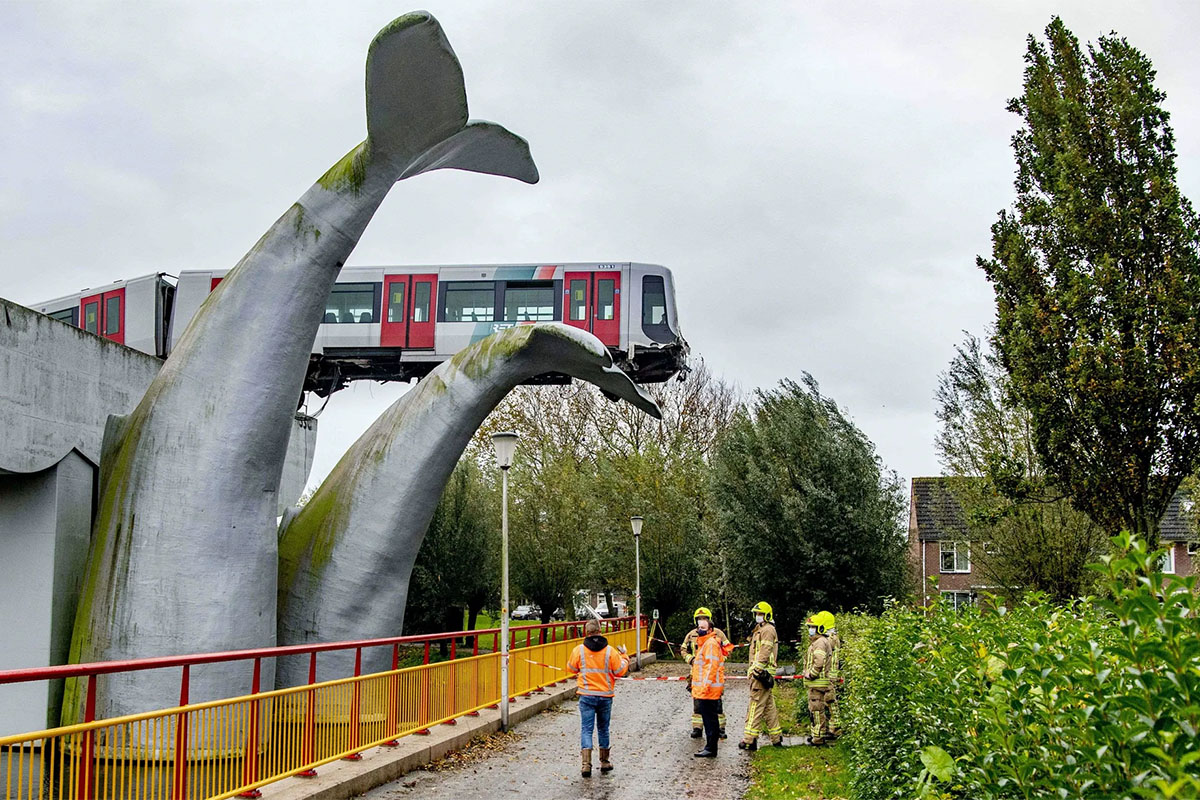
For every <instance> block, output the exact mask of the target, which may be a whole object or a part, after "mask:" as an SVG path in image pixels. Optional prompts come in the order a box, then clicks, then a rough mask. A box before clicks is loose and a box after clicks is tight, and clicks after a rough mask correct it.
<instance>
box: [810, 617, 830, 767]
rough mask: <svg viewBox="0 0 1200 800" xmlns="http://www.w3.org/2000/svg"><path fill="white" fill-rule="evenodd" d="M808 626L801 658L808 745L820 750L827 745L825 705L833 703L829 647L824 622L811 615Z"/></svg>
mask: <svg viewBox="0 0 1200 800" xmlns="http://www.w3.org/2000/svg"><path fill="white" fill-rule="evenodd" d="M805 624H806V625H807V626H808V642H809V644H808V652H807V653H805V655H804V676H803V677H804V685H805V687H807V689H808V713H809V714H811V715H812V729H811V734H810V736H809V737H808V742H807V743H808V744H810V745H815V746H820V745H824V744H826V743H828V741H829V736H828V734H829V704H830V703H832V702H834V698H833V690H832V687H831V686H830V683H829V667H830V665H831V664H832V663H833V646H832V645H830V643H829V636H828V634H827V633H826V628H825V619H824V618H823V617H821V616H820V614H813V615H812V616H811V617H809V618H808V620H807V622H806V623H805Z"/></svg>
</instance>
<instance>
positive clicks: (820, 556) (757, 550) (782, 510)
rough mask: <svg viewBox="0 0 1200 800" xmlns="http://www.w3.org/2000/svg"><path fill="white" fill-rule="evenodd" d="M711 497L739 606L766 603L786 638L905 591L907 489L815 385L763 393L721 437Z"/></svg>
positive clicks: (787, 382)
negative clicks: (811, 622) (817, 615)
mask: <svg viewBox="0 0 1200 800" xmlns="http://www.w3.org/2000/svg"><path fill="white" fill-rule="evenodd" d="M712 492H713V503H714V506H715V508H716V511H717V527H718V530H719V537H720V540H721V542H722V543H723V547H724V555H725V557H726V558H727V559H728V561H729V565H728V567H729V571H728V574H729V576H730V578H731V581H732V583H733V589H734V592H735V594H736V595H737V596H738V598H739V602H740V603H745V604H746V605H747V606H748V605H749V603H750V602H752V601H754V600H767V601H768V602H770V603H771V604H772V606H774V608H775V616H776V619H778V620H779V621H780V624H781V625H782V626H783V630H784V631H787V630H796V629H797V628H798V627H799V626H800V625H802V624H803V615H804V614H805V613H806V612H811V611H814V610H817V609H822V608H826V609H830V610H834V611H839V610H842V609H852V608H858V607H866V608H871V609H874V610H879V609H880V608H881V607H882V603H883V598H884V597H886V596H893V597H899V596H903V595H906V594H908V592H909V585H908V580H909V579H908V570H907V566H906V561H905V538H904V533H903V526H902V524H901V521H902V519H903V517H904V513H905V509H906V502H905V497H904V493H903V491H902V489H901V486H900V481H899V479H898V478H897V477H896V475H895V474H894V473H890V472H885V471H884V470H883V468H882V465H881V464H880V461H879V459H878V458H877V457H876V455H875V448H874V445H872V444H871V442H870V441H869V440H868V439H867V437H866V436H865V435H864V434H863V433H862V431H860V430H859V429H858V428H857V427H856V426H855V425H854V423H853V422H851V421H850V420H848V419H847V418H846V417H845V416H844V415H843V414H842V412H841V411H840V410H839V409H838V407H837V405H836V404H835V403H834V402H833V400H832V399H830V398H828V397H825V396H823V395H821V393H820V390H819V387H818V386H817V383H816V381H814V380H813V379H812V377H811V376H805V380H804V384H803V385H800V384H797V383H795V382H793V381H790V380H784V381H781V382H780V384H779V386H778V387H777V388H776V389H774V390H771V391H762V390H760V391H759V392H758V393H757V395H756V398H755V402H754V406H753V408H752V409H750V410H749V411H747V412H746V413H743V414H742V415H741V416H739V417H738V418H737V419H736V420H735V421H734V422H733V424H732V425H731V426H730V427H729V429H728V430H727V431H726V432H725V434H724V435H723V436H722V437H721V439H720V440H719V443H718V446H717V450H716V453H715V455H714V457H713V463H712Z"/></svg>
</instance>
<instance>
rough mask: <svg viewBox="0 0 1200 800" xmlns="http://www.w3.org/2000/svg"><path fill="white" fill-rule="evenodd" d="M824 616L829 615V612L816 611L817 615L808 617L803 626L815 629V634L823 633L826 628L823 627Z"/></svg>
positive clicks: (824, 623) (824, 622)
mask: <svg viewBox="0 0 1200 800" xmlns="http://www.w3.org/2000/svg"><path fill="white" fill-rule="evenodd" d="M826 614H829V612H828V611H818V612H817V613H815V614H813V615H812V616H811V617H809V618H808V619H807V620H805V622H804V624H805V625H806V626H808V627H810V628H816V629H817V633H824V632H825V631H826V630H827V628H826V627H825V625H826V621H825V615H826ZM830 616H831V617H832V616H833V615H832V614H830Z"/></svg>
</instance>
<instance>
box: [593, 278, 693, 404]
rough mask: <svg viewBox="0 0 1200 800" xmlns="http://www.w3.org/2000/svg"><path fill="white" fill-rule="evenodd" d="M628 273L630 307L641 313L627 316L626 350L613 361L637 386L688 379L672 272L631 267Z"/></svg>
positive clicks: (686, 349)
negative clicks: (686, 377)
mask: <svg viewBox="0 0 1200 800" xmlns="http://www.w3.org/2000/svg"><path fill="white" fill-rule="evenodd" d="M628 270H629V274H630V281H629V283H630V291H629V292H628V294H629V304H630V306H631V308H632V309H636V310H637V311H638V312H640V313H631V314H628V315H626V319H627V320H629V333H628V337H627V348H626V350H625V351H624V352H616V353H614V354H613V357H614V359H615V360H616V361H617V363H618V364H619V365H620V366H621V368H622V369H624V370H625V371H626V372H628V373H629V375H630V377H632V378H633V380H634V382H636V383H659V382H661V381H665V380H669V379H670V378H671V377H672V376H673V375H676V374H679V373H682V374H683V375H686V374H687V371H688V365H687V359H688V354H689V352H690V348H689V347H688V343H687V341H686V340H685V339H684V338H683V335H682V334H681V333H680V328H679V313H678V312H677V311H676V308H675V280H674V278H673V277H672V276H671V270H669V269H667V268H666V267H663V266H659V265H657V264H630V265H629V266H628ZM610 349H611V348H610ZM681 377H682V375H681Z"/></svg>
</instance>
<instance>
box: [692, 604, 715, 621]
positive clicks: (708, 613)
mask: <svg viewBox="0 0 1200 800" xmlns="http://www.w3.org/2000/svg"><path fill="white" fill-rule="evenodd" d="M700 617H708V618H709V619H712V610H711V609H710V608H709V607H708V606H700V607H699V608H697V609H696V613H694V614H692V622H695V621H696V620H697V619H699V618H700Z"/></svg>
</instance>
